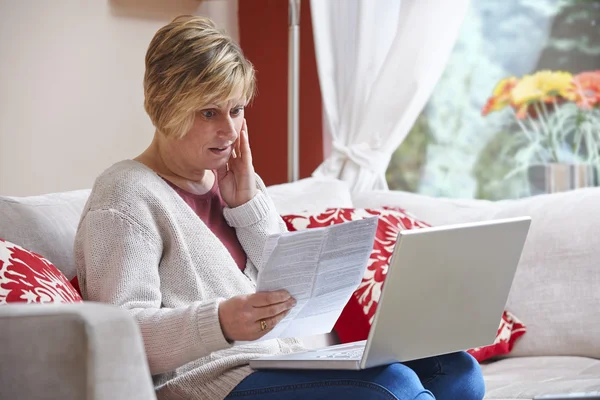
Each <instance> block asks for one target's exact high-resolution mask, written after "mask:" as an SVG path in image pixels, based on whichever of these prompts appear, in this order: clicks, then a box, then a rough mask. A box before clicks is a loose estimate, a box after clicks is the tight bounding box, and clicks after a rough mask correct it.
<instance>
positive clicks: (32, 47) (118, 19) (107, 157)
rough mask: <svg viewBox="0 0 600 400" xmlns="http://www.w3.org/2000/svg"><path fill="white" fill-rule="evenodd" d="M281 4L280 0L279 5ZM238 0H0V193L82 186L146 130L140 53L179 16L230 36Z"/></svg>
mask: <svg viewBox="0 0 600 400" xmlns="http://www.w3.org/2000/svg"><path fill="white" fill-rule="evenodd" d="M284 3H285V2H284ZM237 7H238V4H237V0H220V1H199V0H168V1H166V0H106V1H102V0H94V1H92V0H87V1H84V0H53V1H38V0H18V1H15V0H0V195H13V196H23V195H33V194H41V193H48V192H56V191H63V190H73V189H79V188H89V187H91V185H92V184H93V180H94V178H95V177H96V176H97V175H98V174H99V173H100V172H101V171H102V170H104V169H105V168H106V167H107V166H109V165H110V164H111V163H113V162H115V161H118V160H121V159H124V158H132V157H135V156H136V155H137V154H139V153H140V152H141V151H142V150H143V149H144V148H145V146H146V145H147V144H148V143H149V141H150V140H151V138H152V134H153V127H152V125H151V123H150V120H149V119H148V117H147V116H146V114H145V112H144V109H143V91H142V78H143V73H144V55H145V52H146V48H147V46H148V43H149V42H150V40H151V38H152V36H153V35H154V33H155V32H156V30H158V29H159V28H160V27H161V26H162V25H164V24H165V23H166V22H168V21H169V20H170V19H172V17H174V16H175V15H179V14H204V15H209V16H210V17H212V18H213V19H214V20H215V21H216V22H217V24H219V26H221V27H224V28H225V29H227V30H228V31H229V32H230V34H231V35H232V36H233V37H234V38H237V37H238V36H239V33H238V23H237Z"/></svg>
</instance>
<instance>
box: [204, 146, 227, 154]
mask: <svg viewBox="0 0 600 400" xmlns="http://www.w3.org/2000/svg"><path fill="white" fill-rule="evenodd" d="M230 148H231V146H225V147H211V148H210V149H209V150H210V151H212V152H213V153H214V154H216V155H219V156H221V155H225V154H227V153H228V152H229V149H230Z"/></svg>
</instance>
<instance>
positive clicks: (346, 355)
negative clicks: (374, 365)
mask: <svg viewBox="0 0 600 400" xmlns="http://www.w3.org/2000/svg"><path fill="white" fill-rule="evenodd" d="M364 350H365V349H364V347H363V348H360V349H352V350H348V351H339V352H336V353H328V354H322V355H318V356H317V358H326V359H332V358H333V359H336V360H340V359H342V360H355V359H357V358H362V355H363V352H364Z"/></svg>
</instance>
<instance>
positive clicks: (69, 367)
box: [0, 302, 156, 400]
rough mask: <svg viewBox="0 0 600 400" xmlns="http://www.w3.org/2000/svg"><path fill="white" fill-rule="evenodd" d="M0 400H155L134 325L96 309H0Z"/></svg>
mask: <svg viewBox="0 0 600 400" xmlns="http://www.w3.org/2000/svg"><path fill="white" fill-rule="evenodd" d="M0 360H2V362H0V398H2V399H64V400H67V399H89V400H105V399H106V400H108V399H111V400H116V399H128V400H130V399H140V400H141V399H144V400H146V399H155V398H156V396H155V394H154V389H153V384H152V379H151V376H150V370H149V368H148V363H147V361H146V355H145V353H144V346H143V343H142V337H141V334H140V331H139V327H138V325H137V324H136V323H135V321H134V319H133V318H132V317H131V316H130V315H129V314H128V313H127V312H126V311H124V310H120V309H118V308H116V307H113V306H109V305H105V304H98V303H91V302H86V303H79V304H52V305H39V304H30V305H27V304H9V305H3V306H0Z"/></svg>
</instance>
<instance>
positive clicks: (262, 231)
mask: <svg viewBox="0 0 600 400" xmlns="http://www.w3.org/2000/svg"><path fill="white" fill-rule="evenodd" d="M256 186H257V188H258V193H257V194H256V195H255V196H254V198H252V199H251V200H250V201H248V202H246V203H244V204H242V205H241V206H239V207H235V208H228V207H226V208H225V209H224V210H223V215H224V216H225V220H226V221H227V223H228V224H229V225H230V226H232V227H233V228H235V230H236V233H237V237H238V239H239V241H240V243H241V245H242V247H243V248H244V251H245V252H246V255H247V256H248V259H249V261H251V262H252V264H253V265H254V266H255V267H256V269H257V270H259V271H260V268H261V266H262V265H263V260H262V253H263V249H264V247H265V244H266V242H267V238H268V237H269V235H271V234H274V233H281V232H286V231H287V228H286V225H285V222H283V219H282V218H281V216H279V213H278V212H277V210H276V209H275V204H273V200H271V198H270V197H269V195H268V193H267V189H266V187H265V184H264V182H263V181H262V179H260V177H259V176H258V175H257V176H256Z"/></svg>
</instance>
